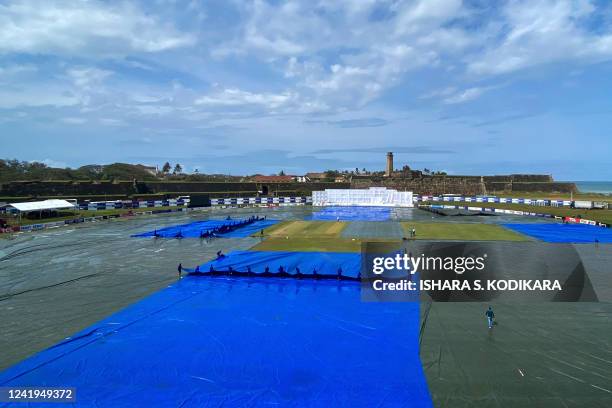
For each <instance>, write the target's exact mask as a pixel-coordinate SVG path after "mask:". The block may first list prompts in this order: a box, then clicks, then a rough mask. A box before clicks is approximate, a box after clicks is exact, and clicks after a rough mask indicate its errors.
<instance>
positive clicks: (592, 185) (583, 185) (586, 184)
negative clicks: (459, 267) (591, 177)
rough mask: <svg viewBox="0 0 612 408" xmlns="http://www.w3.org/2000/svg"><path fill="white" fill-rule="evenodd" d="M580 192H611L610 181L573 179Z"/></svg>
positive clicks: (611, 185) (611, 182) (611, 184)
mask: <svg viewBox="0 0 612 408" xmlns="http://www.w3.org/2000/svg"><path fill="white" fill-rule="evenodd" d="M573 183H576V187H578V191H580V192H581V193H600V194H612V181H574V182H573Z"/></svg>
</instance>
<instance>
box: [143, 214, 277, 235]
mask: <svg viewBox="0 0 612 408" xmlns="http://www.w3.org/2000/svg"><path fill="white" fill-rule="evenodd" d="M265 219H266V217H265V216H263V217H259V216H256V215H254V216H251V217H249V218H247V219H246V220H241V221H235V222H230V223H226V224H223V225H220V226H217V227H214V228H210V229H207V230H202V231H200V238H202V239H208V238H214V237H216V236H217V235H222V234H227V233H229V232H232V231H235V230H237V229H238V228H242V227H244V226H247V225H250V224H253V223H255V222H257V221H263V220H265ZM225 220H226V221H231V217H229V216H228V217H227V218H226V219H225ZM262 231H263V230H262ZM153 237H154V238H161V237H162V235H161V234H160V233H158V232H157V230H155V231H153ZM171 238H183V232H182V231H181V230H179V231H178V232H177V233H176V234H175V235H174V236H173V237H171Z"/></svg>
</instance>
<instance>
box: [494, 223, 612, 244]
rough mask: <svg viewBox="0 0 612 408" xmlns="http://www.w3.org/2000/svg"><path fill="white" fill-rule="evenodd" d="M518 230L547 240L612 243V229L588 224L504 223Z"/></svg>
mask: <svg viewBox="0 0 612 408" xmlns="http://www.w3.org/2000/svg"><path fill="white" fill-rule="evenodd" d="M503 225H504V226H505V227H507V228H510V229H512V230H514V231H516V232H520V233H522V234H526V235H529V236H531V237H534V238H537V239H540V240H542V241H545V242H566V243H591V244H592V243H593V242H595V240H598V241H599V242H602V243H612V229H610V228H604V227H598V226H594V225H586V224H557V223H555V224H552V223H550V224H549V223H545V224H544V223H542V224H538V223H533V224H503Z"/></svg>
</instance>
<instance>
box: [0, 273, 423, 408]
mask: <svg viewBox="0 0 612 408" xmlns="http://www.w3.org/2000/svg"><path fill="white" fill-rule="evenodd" d="M418 336H419V303H418V302H408V303H376V302H362V301H361V300H360V286H359V284H358V283H356V282H336V281H312V280H308V281H304V280H293V279H290V280H289V279H262V278H241V279H233V278H211V279H209V278H193V277H186V278H183V279H182V280H180V281H178V282H177V283H176V284H174V285H172V286H171V287H169V288H167V289H165V290H162V291H160V292H158V293H156V294H154V295H152V296H150V297H148V298H146V299H144V300H143V301H141V302H138V303H136V304H134V305H132V306H131V307H129V308H127V309H124V310H123V311H121V312H119V313H116V314H115V315H113V316H111V317H109V318H107V319H105V320H103V321H101V322H99V323H97V324H95V325H93V326H92V327H89V328H87V329H85V330H83V331H82V332H80V333H77V334H75V335H74V336H72V337H71V338H68V339H66V340H65V341H64V342H62V343H59V344H57V345H56V346H54V347H51V348H49V349H46V350H44V351H42V352H40V353H38V354H36V355H34V356H33V357H31V358H28V359H27V360H24V361H23V362H21V363H19V364H17V365H15V366H13V367H11V368H9V369H7V370H5V371H4V372H2V373H0V386H14V387H17V386H21V387H23V386H37V387H76V389H77V391H76V399H77V402H76V403H75V405H76V406H87V407H94V406H96V407H133V406H138V407H210V406H214V407H219V406H224V407H243V406H301V407H337V406H344V407H375V406H379V407H389V406H390V407H400V406H401V407H431V406H432V402H431V399H430V396H429V393H428V389H427V384H426V381H425V378H424V375H423V370H422V367H421V362H420V359H419V347H418ZM35 405H37V404H31V405H29V406H35ZM38 405H39V406H43V407H46V406H49V404H45V403H41V404H38ZM52 405H53V406H60V404H52ZM14 406H15V407H19V406H23V404H19V403H17V404H14Z"/></svg>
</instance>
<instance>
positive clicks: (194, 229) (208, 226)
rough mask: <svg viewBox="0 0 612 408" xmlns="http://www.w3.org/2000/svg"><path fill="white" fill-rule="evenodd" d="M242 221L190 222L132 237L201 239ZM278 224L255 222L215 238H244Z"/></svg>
mask: <svg viewBox="0 0 612 408" xmlns="http://www.w3.org/2000/svg"><path fill="white" fill-rule="evenodd" d="M241 221H244V220H242V219H241V220H205V221H195V222H190V223H188V224H180V225H172V226H170V227H164V228H159V229H155V230H152V231H147V232H142V233H140V234H135V235H132V237H135V238H152V237H154V236H155V234H157V236H158V237H159V238H177V235H180V236H181V238H200V234H201V233H203V232H206V231H211V230H213V229H214V228H217V227H223V226H231V225H233V224H236V223H238V222H241ZM278 222H279V221H278V220H259V221H255V222H253V223H252V224H247V225H244V226H240V227H238V228H236V229H234V230H233V231H231V232H226V233H222V234H216V235H215V236H217V237H220V238H244V237H248V236H249V235H251V234H254V233H256V232H258V231H260V230H262V229H264V228H268V227H269V226H271V225H274V224H276V223H278ZM179 233H180V234H179Z"/></svg>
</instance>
